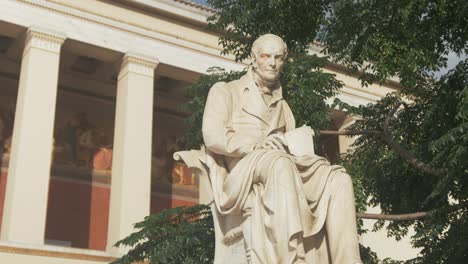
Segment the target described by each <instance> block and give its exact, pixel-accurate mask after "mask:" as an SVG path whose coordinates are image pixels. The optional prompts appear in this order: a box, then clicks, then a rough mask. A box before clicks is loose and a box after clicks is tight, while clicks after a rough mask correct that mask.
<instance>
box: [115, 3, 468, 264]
mask: <svg viewBox="0 0 468 264" xmlns="http://www.w3.org/2000/svg"><path fill="white" fill-rule="evenodd" d="M208 2H209V3H210V4H211V6H212V7H213V8H214V9H215V10H217V12H216V13H215V14H214V15H213V16H212V17H211V18H210V26H211V28H212V29H214V30H221V31H222V32H224V34H223V35H222V36H221V38H220V44H222V46H223V47H224V49H223V52H224V53H231V54H234V55H235V56H236V59H237V60H238V61H242V60H244V59H246V58H248V57H249V53H248V51H250V47H251V45H252V43H253V41H254V40H255V39H256V38H257V37H258V36H260V35H262V34H265V33H273V34H276V35H278V36H281V37H282V38H283V39H285V41H286V43H287V44H288V48H289V50H290V54H291V57H290V59H289V61H288V62H287V64H286V66H285V72H284V74H283V76H282V80H281V81H282V84H283V87H284V88H283V89H284V93H285V94H284V96H285V97H286V100H288V102H289V103H290V104H291V108H292V110H293V112H294V114H295V116H296V118H297V120H298V125H301V124H308V125H310V126H311V127H313V128H314V129H317V132H319V130H323V129H327V128H328V126H329V121H330V110H329V109H330V106H328V105H326V104H325V103H324V100H325V99H326V98H329V97H331V96H333V95H334V94H336V93H337V91H338V89H339V88H340V83H339V82H337V81H336V80H335V79H334V78H333V76H332V75H330V74H325V73H323V72H322V71H321V68H322V67H324V66H325V65H326V64H327V63H328V62H327V58H318V57H317V56H312V55H308V49H309V47H310V44H311V43H312V42H314V41H318V42H320V45H322V47H323V52H324V54H325V55H327V56H330V57H328V59H329V60H330V61H331V62H334V63H338V64H341V65H343V66H345V67H346V68H347V69H349V71H350V73H352V74H356V75H358V76H359V77H360V79H361V80H362V83H363V84H364V85H367V84H369V83H372V82H385V81H386V80H388V79H390V78H398V80H399V82H400V84H401V89H400V90H399V91H397V92H395V93H392V94H389V95H388V96H386V97H385V98H382V100H380V101H379V102H377V103H376V104H371V105H366V106H361V107H358V108H355V107H350V106H349V105H346V104H344V103H342V102H339V101H336V104H335V105H334V106H333V107H340V108H341V109H342V110H344V111H348V112H349V113H350V114H356V115H359V116H360V117H362V119H361V120H359V121H358V122H356V124H355V125H354V126H353V127H351V128H350V130H351V131H348V132H346V133H347V134H350V135H361V136H360V137H359V138H358V139H357V140H356V143H355V144H354V151H353V152H351V153H348V154H347V155H346V156H345V157H343V158H344V159H343V163H344V165H345V166H346V167H347V169H348V171H349V172H350V174H351V175H352V176H353V180H354V183H355V191H356V197H357V202H358V208H359V210H363V209H364V208H365V206H366V205H380V206H381V208H382V211H383V213H384V214H387V215H381V216H376V218H378V219H386V220H388V219H400V220H401V219H406V220H408V221H390V222H389V225H388V227H387V231H388V235H389V236H394V237H396V238H397V239H398V238H401V237H402V236H404V235H406V233H407V231H408V228H409V227H410V226H413V227H414V228H415V231H416V235H415V236H413V237H412V242H413V245H414V246H417V247H421V248H422V252H421V256H420V257H418V258H416V259H414V260H412V261H411V263H464V262H466V260H467V259H468V250H467V248H468V210H467V207H468V132H467V131H468V60H467V59H466V54H468V16H467V15H466V14H468V1H466V0H450V1H449V0H395V1H388V0H359V1H356V0H335V1H333V0H321V1H319V0H295V1H288V0H257V1H251V0H208ZM449 53H455V54H459V55H461V59H460V61H459V63H458V65H457V66H456V67H455V68H454V69H453V70H451V71H449V72H448V73H446V74H444V75H443V76H441V77H436V75H435V73H436V72H438V71H439V70H441V69H443V68H444V67H446V65H447V55H448V54H449ZM240 74H242V73H226V72H223V71H219V70H218V71H215V72H213V73H212V74H211V75H208V76H205V77H202V78H200V80H199V81H198V82H197V83H195V84H194V85H192V86H191V87H190V88H189V90H188V92H189V94H191V96H192V100H191V101H190V102H189V103H188V105H187V109H188V110H189V111H190V113H192V115H191V116H190V117H189V118H188V125H189V127H190V129H189V130H188V132H187V135H186V137H185V142H186V143H187V146H189V147H191V148H197V147H198V146H199V145H200V144H201V134H200V133H201V130H200V128H201V118H202V112H203V107H204V103H205V99H206V95H207V92H208V89H209V87H211V85H212V84H214V83H215V82H217V81H228V80H232V79H235V78H238V77H239V75H240ZM369 89H370V88H369ZM317 134H320V133H317ZM367 198H370V200H369V203H368V204H367ZM413 212H419V213H415V214H412V213H413ZM394 214H404V215H403V216H392V215H394ZM361 216H365V215H363V214H361ZM205 221H206V219H205ZM383 221H384V220H381V221H379V222H378V223H377V225H376V228H381V227H382V224H383ZM189 222H190V221H189ZM124 244H125V243H124ZM362 253H363V254H364V255H366V256H368V257H369V258H368V260H366V261H367V262H368V263H376V262H377V260H376V257H375V255H373V254H372V252H370V251H369V250H368V249H366V248H363V249H362ZM161 263H165V262H161ZM384 263H391V261H390V260H386V261H384Z"/></svg>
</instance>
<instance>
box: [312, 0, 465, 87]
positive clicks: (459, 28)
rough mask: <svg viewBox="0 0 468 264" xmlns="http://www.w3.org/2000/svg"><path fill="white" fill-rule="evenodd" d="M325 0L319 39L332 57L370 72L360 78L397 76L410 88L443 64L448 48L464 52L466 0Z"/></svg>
mask: <svg viewBox="0 0 468 264" xmlns="http://www.w3.org/2000/svg"><path fill="white" fill-rule="evenodd" d="M330 2H333V4H331V6H330V9H329V10H330V14H329V16H327V23H326V24H325V25H324V26H323V31H322V32H321V34H320V40H321V41H322V43H323V44H324V45H325V46H326V48H327V50H328V52H329V53H330V54H333V56H335V58H336V60H338V61H340V62H341V63H343V64H345V65H346V66H349V67H350V68H352V69H355V70H362V71H369V72H370V73H372V75H370V74H367V75H365V76H363V77H364V79H365V80H369V81H373V80H384V79H387V78H389V77H391V76H398V77H399V78H400V79H401V81H402V84H403V85H404V86H406V87H410V86H414V85H415V84H416V82H417V81H418V80H420V79H421V77H428V76H429V73H430V72H433V71H437V70H438V69H440V68H441V67H445V66H446V61H447V58H446V57H445V55H447V54H448V53H449V52H450V51H452V52H456V53H463V52H464V53H467V51H468V45H467V44H466V40H467V37H468V16H467V15H466V14H467V13H468V1H466V0H450V1H445V0H405V1H387V0H365V1H354V0H339V1H330ZM368 62H372V64H369V63H368Z"/></svg>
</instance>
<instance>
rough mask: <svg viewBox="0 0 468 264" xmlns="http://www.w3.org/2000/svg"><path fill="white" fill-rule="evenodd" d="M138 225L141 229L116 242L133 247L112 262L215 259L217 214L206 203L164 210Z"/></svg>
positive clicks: (199, 263) (166, 262)
mask: <svg viewBox="0 0 468 264" xmlns="http://www.w3.org/2000/svg"><path fill="white" fill-rule="evenodd" d="M135 228H138V229H140V230H139V231H137V232H135V233H133V234H131V235H129V236H128V237H126V238H124V239H122V240H120V241H118V242H117V243H116V246H127V247H129V248H131V249H130V251H129V252H128V253H127V254H126V255H124V256H123V257H121V258H120V259H118V260H116V261H114V262H112V264H132V263H135V262H140V261H147V262H148V263H150V264H173V263H186V264H203V263H206V264H211V263H213V259H214V229H213V218H212V217H211V211H210V208H209V207H208V206H206V205H196V206H193V207H177V208H173V209H169V210H164V211H162V212H159V213H157V214H153V215H150V216H148V217H146V218H145V220H144V221H142V222H140V223H137V224H135Z"/></svg>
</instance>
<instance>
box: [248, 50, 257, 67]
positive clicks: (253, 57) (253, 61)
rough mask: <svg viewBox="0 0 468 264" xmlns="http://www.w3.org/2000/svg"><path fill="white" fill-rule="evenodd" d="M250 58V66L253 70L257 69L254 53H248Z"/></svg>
mask: <svg viewBox="0 0 468 264" xmlns="http://www.w3.org/2000/svg"><path fill="white" fill-rule="evenodd" d="M250 58H252V66H253V67H254V68H257V57H256V56H255V53H253V52H251V53H250Z"/></svg>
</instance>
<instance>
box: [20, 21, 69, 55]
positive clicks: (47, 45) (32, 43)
mask: <svg viewBox="0 0 468 264" xmlns="http://www.w3.org/2000/svg"><path fill="white" fill-rule="evenodd" d="M66 38H67V37H66V36H65V34H62V33H60V32H55V31H52V30H48V29H44V28H39V27H30V28H28V31H27V33H26V45H25V48H24V54H25V53H26V52H28V50H29V49H30V48H38V49H43V50H46V51H50V52H54V53H60V48H61V47H62V44H63V42H65V39H66Z"/></svg>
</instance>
